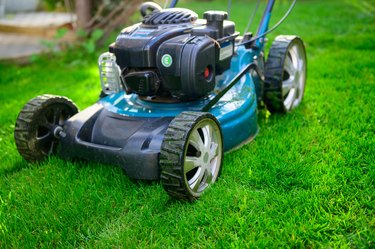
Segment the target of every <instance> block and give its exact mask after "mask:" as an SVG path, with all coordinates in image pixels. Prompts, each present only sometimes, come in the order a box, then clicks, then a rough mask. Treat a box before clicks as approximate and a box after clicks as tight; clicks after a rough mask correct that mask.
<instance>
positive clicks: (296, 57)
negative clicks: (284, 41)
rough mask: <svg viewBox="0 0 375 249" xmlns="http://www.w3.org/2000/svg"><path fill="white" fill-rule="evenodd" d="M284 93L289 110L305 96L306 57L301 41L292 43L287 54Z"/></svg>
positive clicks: (283, 84)
mask: <svg viewBox="0 0 375 249" xmlns="http://www.w3.org/2000/svg"><path fill="white" fill-rule="evenodd" d="M283 70H284V72H283V82H282V91H281V92H282V95H283V99H284V106H285V109H286V110H287V111H289V110H291V109H293V108H295V107H296V106H298V105H299V104H300V103H301V101H302V98H303V93H304V91H305V81H306V58H305V53H304V48H303V46H301V45H300V44H299V43H295V44H294V45H292V46H291V47H290V48H289V50H288V53H287V55H286V58H285V61H284V68H283Z"/></svg>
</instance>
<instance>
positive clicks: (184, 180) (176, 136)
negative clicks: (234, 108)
mask: <svg viewBox="0 0 375 249" xmlns="http://www.w3.org/2000/svg"><path fill="white" fill-rule="evenodd" d="M209 134H211V135H209ZM222 160H223V138H222V133H221V129H220V125H219V122H218V121H217V119H216V118H215V117H214V116H213V115H212V114H210V113H203V112H202V113H200V112H182V113H181V114H180V115H178V116H176V117H175V118H174V119H173V120H172V122H171V123H170V125H169V127H168V129H167V131H166V133H165V135H164V140H163V143H162V146H161V153H160V159H159V164H160V167H161V182H162V184H163V187H164V189H165V190H166V191H167V193H168V194H169V195H170V196H172V197H174V198H177V199H181V200H189V201H193V200H196V199H197V198H199V197H200V196H201V194H202V193H203V192H204V190H206V189H207V188H208V187H209V186H210V185H211V184H213V183H214V182H215V181H216V180H217V178H218V176H219V175H220V171H221V165H222Z"/></svg>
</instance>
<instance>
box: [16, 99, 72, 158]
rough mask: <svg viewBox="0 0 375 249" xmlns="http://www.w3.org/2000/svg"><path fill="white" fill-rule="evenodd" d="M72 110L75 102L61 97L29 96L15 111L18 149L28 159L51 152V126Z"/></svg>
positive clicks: (60, 122) (53, 140)
mask: <svg viewBox="0 0 375 249" xmlns="http://www.w3.org/2000/svg"><path fill="white" fill-rule="evenodd" d="M76 113H78V108H77V106H76V105H75V104H74V103H73V102H72V101H71V100H70V99H68V98H65V97H61V96H55V95H48V94H45V95H41V96H38V97H35V98H33V99H31V100H30V101H29V102H28V103H27V104H26V105H25V106H24V107H23V109H22V110H21V112H20V113H19V114H18V117H17V121H16V125H15V129H14V139H15V142H16V146H17V149H18V152H19V153H20V154H21V156H22V157H23V158H24V159H25V160H26V161H29V162H36V161H42V160H43V159H45V158H46V157H47V156H48V155H50V154H55V153H56V149H57V144H58V139H57V138H56V137H55V134H54V131H55V128H56V127H57V126H62V125H63V124H64V122H65V121H66V120H67V119H69V118H70V117H71V116H73V115H74V114H76Z"/></svg>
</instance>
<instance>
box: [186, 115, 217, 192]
mask: <svg viewBox="0 0 375 249" xmlns="http://www.w3.org/2000/svg"><path fill="white" fill-rule="evenodd" d="M221 157H222V139H221V136H220V130H219V127H218V126H217V124H216V123H215V122H214V121H213V120H211V119H205V120H202V121H201V122H199V123H198V124H197V125H196V126H195V127H194V128H193V130H192V131H191V133H190V135H189V138H188V141H187V146H186V150H185V158H184V167H183V169H184V177H185V181H186V184H187V186H188V187H189V189H190V191H191V192H192V193H193V194H194V195H199V194H200V193H202V192H203V191H204V190H205V189H206V188H207V187H208V186H209V185H210V184H212V183H214V182H215V181H216V179H217V177H218V174H219V171H220V166H221Z"/></svg>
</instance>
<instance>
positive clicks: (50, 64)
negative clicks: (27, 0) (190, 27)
mask: <svg viewBox="0 0 375 249" xmlns="http://www.w3.org/2000/svg"><path fill="white" fill-rule="evenodd" d="M287 2H288V1H282V2H281V3H280V2H278V5H277V6H275V8H274V19H273V20H274V21H275V20H277V19H278V18H279V17H280V16H282V14H283V12H284V11H285V10H286V9H287V7H288V4H287ZM181 6H190V7H191V8H193V9H195V10H196V11H197V12H199V14H202V13H203V11H204V10H207V9H212V8H214V7H215V6H216V7H217V8H218V9H225V8H226V3H224V2H199V3H198V2H183V3H182V4H181ZM252 6H254V4H252V5H251V4H247V1H246V2H245V1H242V2H239V1H235V2H234V3H233V11H232V17H233V18H232V19H234V20H235V21H236V22H237V27H238V28H237V29H238V30H239V31H242V30H243V29H244V27H245V26H246V22H247V18H248V16H249V9H250V8H251V7H252ZM374 13H375V5H374V4H373V3H372V2H371V1H359V0H357V1H339V0H336V1H299V3H298V4H297V6H296V8H295V10H294V11H293V13H292V15H291V16H290V17H289V18H288V19H287V21H286V22H285V23H284V24H283V25H282V26H281V27H280V28H279V29H278V30H277V31H276V32H274V33H273V34H272V35H270V36H269V39H270V41H272V39H273V38H274V37H275V36H276V35H277V34H298V35H300V36H301V37H303V39H304V41H305V43H306V48H307V52H308V82H307V89H306V94H305V99H304V101H303V103H302V105H301V106H300V107H299V108H298V109H296V110H295V111H293V112H292V113H291V114H288V115H286V116H283V115H272V116H271V117H270V118H268V119H266V118H265V117H264V116H262V115H259V122H260V128H261V130H260V133H259V135H258V137H257V138H256V139H255V140H254V141H253V142H252V143H250V144H248V145H246V146H244V147H242V148H241V149H240V150H237V151H235V152H233V153H230V154H227V155H226V156H225V159H224V168H223V171H222V176H221V178H220V180H219V181H218V182H217V184H215V185H214V186H213V187H212V188H210V189H209V190H208V191H207V193H206V194H205V195H204V196H203V198H201V199H200V200H199V201H197V202H195V203H184V202H178V201H174V200H172V199H171V198H169V197H168V196H167V194H166V193H165V192H164V190H163V188H162V187H161V185H160V183H158V182H154V183H151V184H147V183H142V182H134V181H132V180H130V179H129V178H128V177H127V176H126V175H124V174H123V172H122V170H121V169H120V168H118V167H115V166H111V165H101V164H97V163H92V162H90V163H85V162H66V161H63V160H61V159H59V158H57V157H51V158H49V159H48V160H47V161H46V162H43V163H40V164H28V163H26V162H25V161H24V160H22V158H21V157H20V156H19V154H18V152H17V150H16V147H15V144H14V141H13V129H14V123H15V120H16V117H17V114H18V112H19V110H20V109H21V108H22V107H23V105H24V104H25V102H27V101H28V100H29V99H30V98H32V97H34V96H36V95H38V94H43V93H52V94H59V95H66V96H69V97H70V98H71V99H73V100H74V101H75V102H76V103H77V104H78V105H79V106H80V107H81V109H83V108H85V107H87V106H89V105H90V104H92V103H94V102H95V101H96V99H97V96H98V93H99V91H100V84H99V80H98V74H97V69H96V57H97V56H98V55H99V54H100V52H101V51H98V52H97V54H95V55H87V56H86V57H83V55H82V52H80V51H78V50H75V51H71V52H68V53H64V54H62V55H54V56H52V55H51V56H48V57H47V56H46V57H41V58H39V59H36V60H35V62H34V63H32V64H30V65H27V66H15V65H10V64H0V101H1V109H0V145H1V146H0V150H1V153H0V161H1V163H0V247H2V248H35V247H42V248H51V247H58V248H66V247H75V248H76V247H98V248H109V247H123V248H135V247H141V248H142V247H147V248H148V247H151V248H153V247H155V248H187V247H193V248H220V247H221V248H229V247H234V248H246V247H260V248H263V247H274V248H276V247H325V248H326V247H340V248H346V247H353V248H373V247H374V246H375V242H374V240H375V215H374V205H375V202H374V197H375V194H374V193H375V191H374V190H375V189H374V179H375V169H374V165H375V138H374V131H375V122H374V121H375V118H374V113H375V108H374V100H375V16H374ZM258 18H259V16H258ZM253 30H254V26H253ZM77 55H79V56H78V57H79V59H76V58H75V57H76V56H77Z"/></svg>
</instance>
